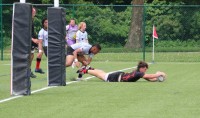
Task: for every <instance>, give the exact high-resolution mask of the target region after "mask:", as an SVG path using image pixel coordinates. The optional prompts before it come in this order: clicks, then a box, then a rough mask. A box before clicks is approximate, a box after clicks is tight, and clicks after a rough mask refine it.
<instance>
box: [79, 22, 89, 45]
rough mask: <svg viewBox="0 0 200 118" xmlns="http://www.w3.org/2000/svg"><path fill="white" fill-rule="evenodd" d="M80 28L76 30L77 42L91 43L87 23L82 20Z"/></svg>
mask: <svg viewBox="0 0 200 118" xmlns="http://www.w3.org/2000/svg"><path fill="white" fill-rule="evenodd" d="M78 29H79V30H78V31H77V32H76V43H82V42H85V43H89V42H88V34H87V32H86V23H85V22H81V23H80V24H79V28H78Z"/></svg>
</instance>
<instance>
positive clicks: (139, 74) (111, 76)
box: [77, 61, 166, 82]
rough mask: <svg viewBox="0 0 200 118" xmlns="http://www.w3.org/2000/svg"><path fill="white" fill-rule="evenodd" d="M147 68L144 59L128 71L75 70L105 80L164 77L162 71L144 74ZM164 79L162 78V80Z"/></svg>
mask: <svg viewBox="0 0 200 118" xmlns="http://www.w3.org/2000/svg"><path fill="white" fill-rule="evenodd" d="M147 69H148V64H147V63H146V62H144V61H140V62H139V63H138V65H137V69H136V70H133V71H132V72H130V73H125V72H121V71H119V72H113V73H106V72H104V71H102V70H98V69H94V68H91V67H90V68H87V67H84V68H81V69H80V70H78V71H77V73H79V74H86V73H87V74H90V75H93V76H96V77H98V78H99V79H101V80H103V81H107V82H136V81H138V80H139V79H140V78H143V79H145V80H147V81H151V82H156V81H160V80H158V78H159V77H160V76H162V77H163V78H164V79H165V77H166V74H165V73H164V72H160V71H158V72H156V73H155V74H145V72H146V71H147ZM163 81H164V80H163Z"/></svg>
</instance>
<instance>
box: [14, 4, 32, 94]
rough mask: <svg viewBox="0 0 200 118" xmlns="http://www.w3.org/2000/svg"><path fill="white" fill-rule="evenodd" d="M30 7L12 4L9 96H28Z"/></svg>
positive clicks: (29, 92)
mask: <svg viewBox="0 0 200 118" xmlns="http://www.w3.org/2000/svg"><path fill="white" fill-rule="evenodd" d="M31 26H32V5H31V4H29V3H14V5H13V18H12V52H11V95H30V94H31V81H30V53H31Z"/></svg>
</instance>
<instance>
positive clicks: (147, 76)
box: [143, 71, 166, 82]
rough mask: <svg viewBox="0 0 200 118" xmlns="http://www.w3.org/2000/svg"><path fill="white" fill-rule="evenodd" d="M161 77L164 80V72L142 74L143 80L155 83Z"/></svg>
mask: <svg viewBox="0 0 200 118" xmlns="http://www.w3.org/2000/svg"><path fill="white" fill-rule="evenodd" d="M160 76H162V77H163V78H166V74H165V73H164V72H160V71H158V72H156V73H155V74H144V76H143V78H144V79H145V80H147V81H151V82H155V81H158V78H159V77H160Z"/></svg>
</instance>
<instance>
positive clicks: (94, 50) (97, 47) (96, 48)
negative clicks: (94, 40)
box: [90, 44, 101, 54]
mask: <svg viewBox="0 0 200 118" xmlns="http://www.w3.org/2000/svg"><path fill="white" fill-rule="evenodd" d="M99 51H101V46H100V45H99V44H94V45H92V47H91V48H90V53H93V54H97V53H99Z"/></svg>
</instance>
